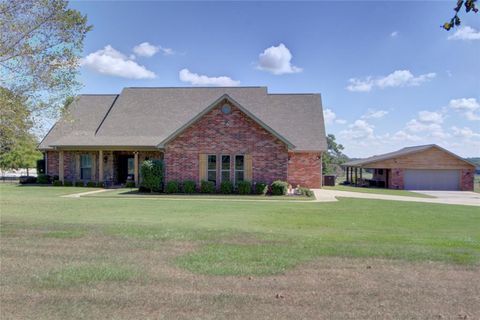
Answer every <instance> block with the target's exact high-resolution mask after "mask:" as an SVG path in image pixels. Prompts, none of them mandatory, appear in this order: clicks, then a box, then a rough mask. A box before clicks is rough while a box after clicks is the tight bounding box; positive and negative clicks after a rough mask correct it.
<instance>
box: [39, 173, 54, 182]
mask: <svg viewBox="0 0 480 320" xmlns="http://www.w3.org/2000/svg"><path fill="white" fill-rule="evenodd" d="M51 181H52V180H51V179H50V176H49V175H46V174H39V175H38V177H37V183H40V184H49V183H50V182H51Z"/></svg>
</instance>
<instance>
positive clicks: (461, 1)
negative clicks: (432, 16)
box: [442, 0, 478, 31]
mask: <svg viewBox="0 0 480 320" xmlns="http://www.w3.org/2000/svg"><path fill="white" fill-rule="evenodd" d="M475 2H477V0H457V5H456V6H455V8H453V11H455V15H454V16H453V18H452V19H450V21H449V22H445V23H444V24H443V25H442V28H443V29H445V30H447V31H449V30H450V29H452V28H454V27H458V26H459V25H460V24H461V23H462V21H461V20H460V18H459V17H458V13H459V12H460V9H462V7H463V6H464V7H465V11H466V12H467V13H468V12H470V11H473V12H475V13H477V12H478V8H477V7H476V6H475Z"/></svg>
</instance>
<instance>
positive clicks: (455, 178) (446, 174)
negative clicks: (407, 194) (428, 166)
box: [404, 169, 460, 190]
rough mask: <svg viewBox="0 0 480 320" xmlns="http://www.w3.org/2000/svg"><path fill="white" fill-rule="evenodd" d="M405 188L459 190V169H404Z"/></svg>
mask: <svg viewBox="0 0 480 320" xmlns="http://www.w3.org/2000/svg"><path fill="white" fill-rule="evenodd" d="M404 185H405V189H407V190H460V170H410V169H407V170H405V174H404Z"/></svg>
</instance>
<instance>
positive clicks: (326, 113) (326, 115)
mask: <svg viewBox="0 0 480 320" xmlns="http://www.w3.org/2000/svg"><path fill="white" fill-rule="evenodd" d="M336 117H337V115H336V114H335V112H333V111H332V110H331V109H325V110H323V119H324V120H325V123H326V124H331V123H333V121H334V120H335V118H336Z"/></svg>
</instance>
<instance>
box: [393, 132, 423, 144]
mask: <svg viewBox="0 0 480 320" xmlns="http://www.w3.org/2000/svg"><path fill="white" fill-rule="evenodd" d="M392 140H394V141H412V142H413V141H419V140H421V138H420V137H419V136H417V135H414V134H409V133H407V132H405V131H404V130H399V131H397V132H395V133H394V134H393V136H392Z"/></svg>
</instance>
